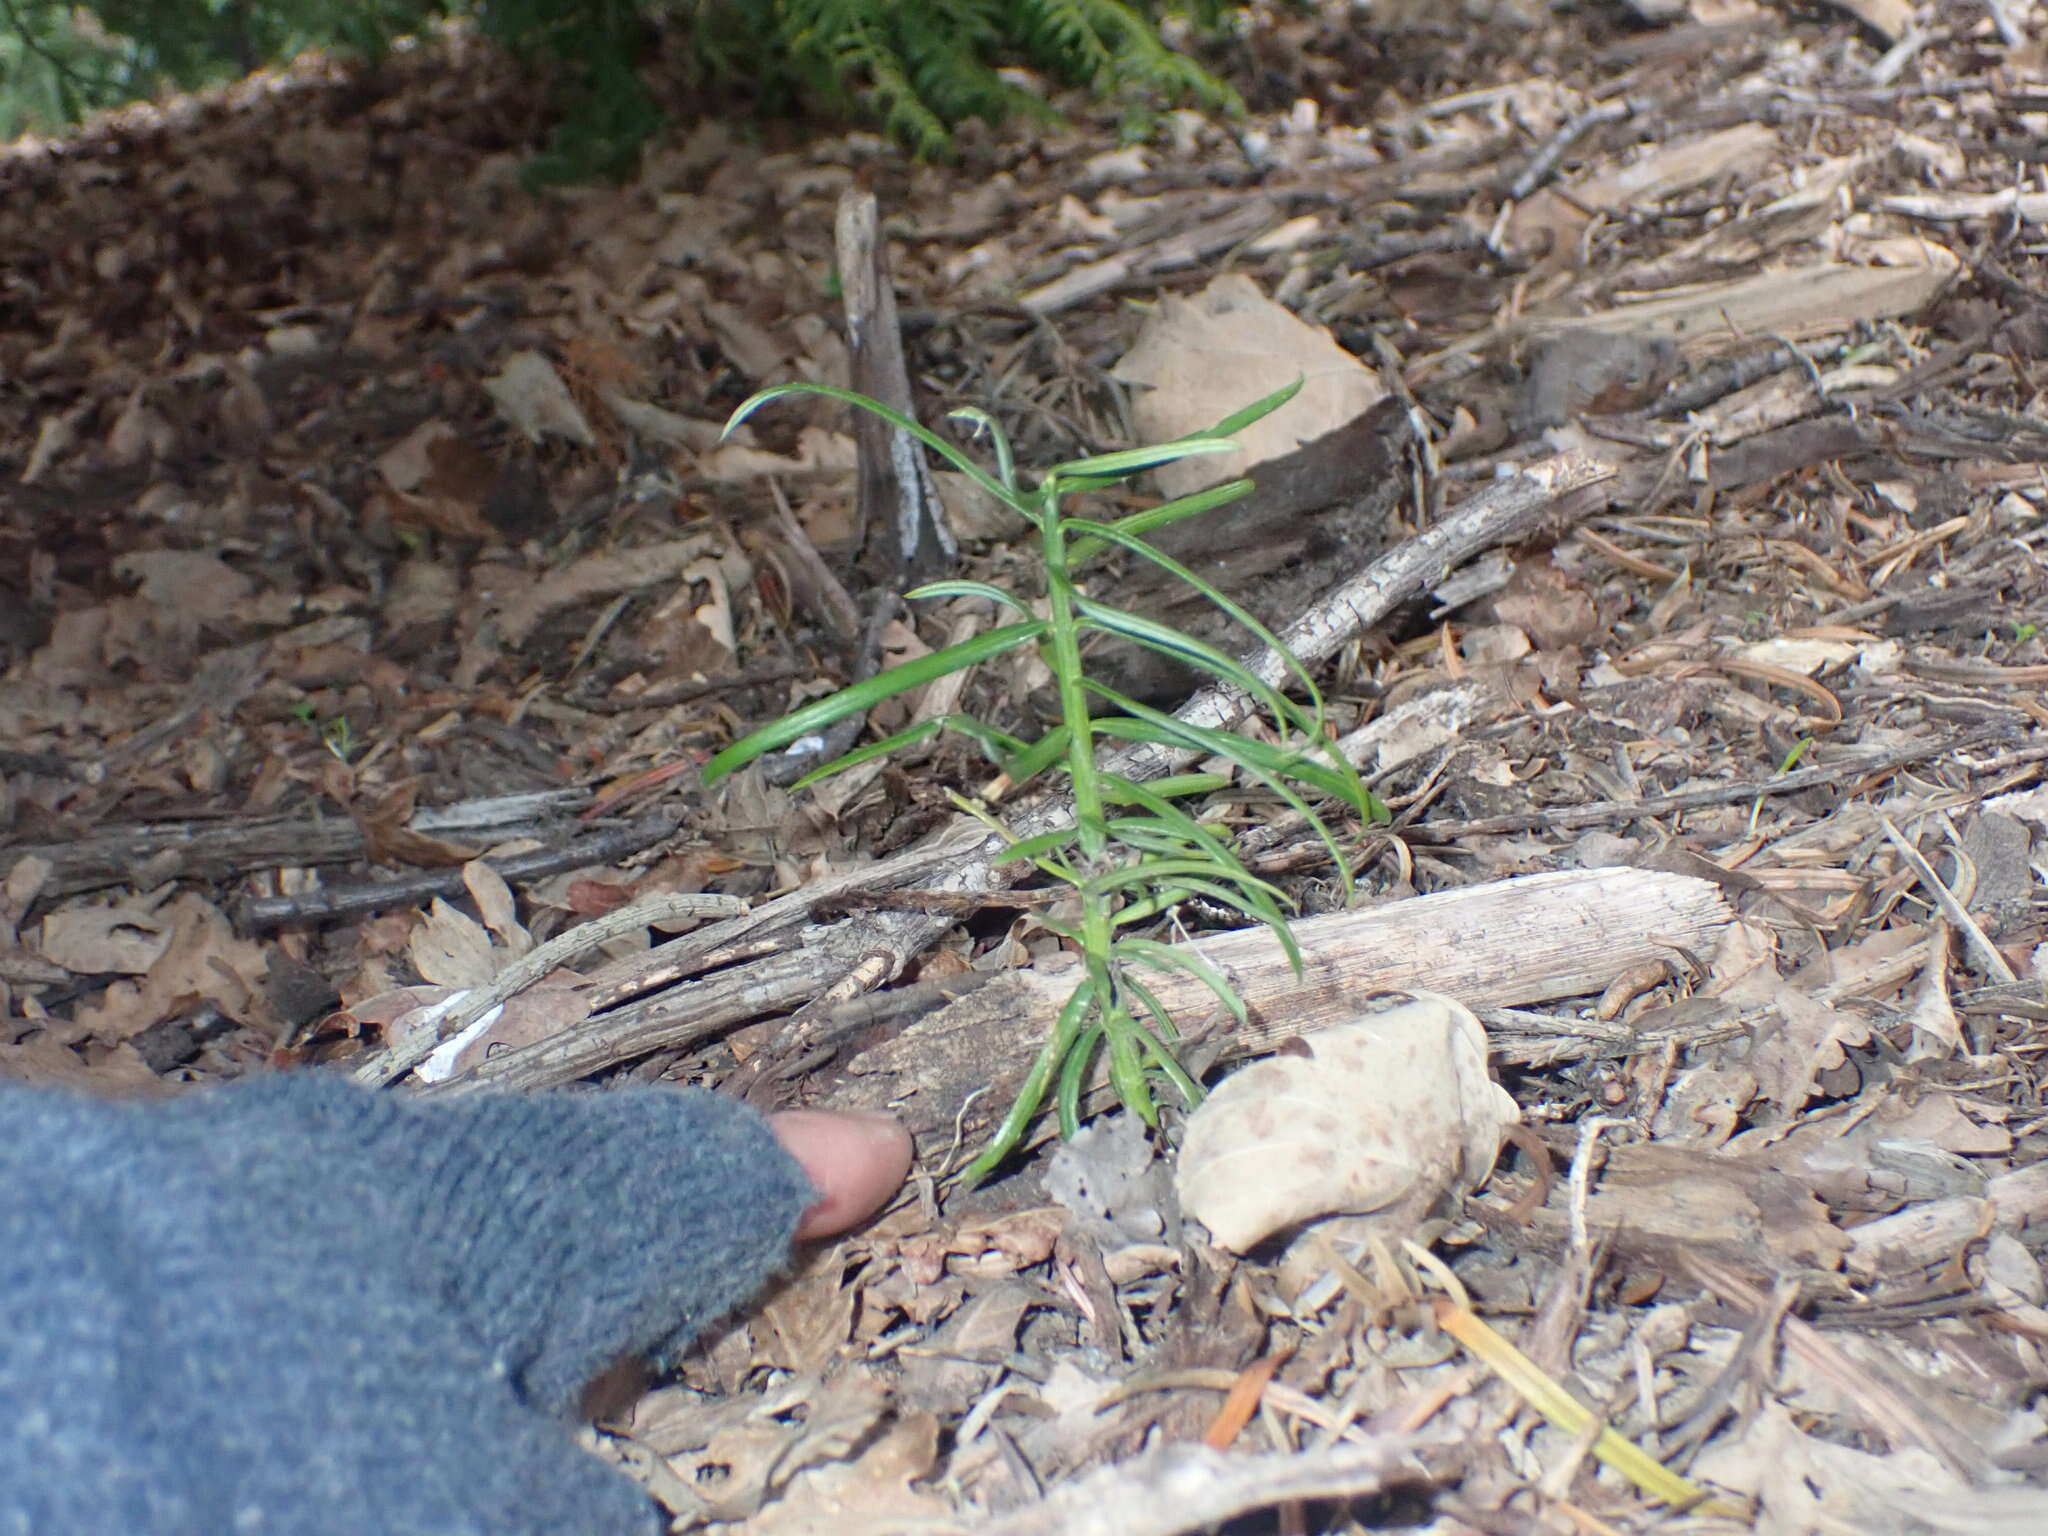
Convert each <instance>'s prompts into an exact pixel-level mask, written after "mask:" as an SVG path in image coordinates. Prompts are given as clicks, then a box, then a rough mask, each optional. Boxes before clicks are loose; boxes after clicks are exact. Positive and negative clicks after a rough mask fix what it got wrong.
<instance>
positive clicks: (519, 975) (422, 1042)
mask: <svg viewBox="0 0 2048 1536" xmlns="http://www.w3.org/2000/svg"><path fill="white" fill-rule="evenodd" d="M746 910H747V904H746V903H745V902H744V901H741V900H740V899H739V897H737V896H718V895H710V894H706V893H703V892H696V891H657V892H655V893H654V894H653V895H651V896H642V897H640V898H639V899H638V900H637V901H629V902H627V903H626V904H625V905H624V906H623V907H620V908H618V909H617V910H615V911H611V912H607V913H605V914H604V915H603V916H602V917H593V918H592V919H591V920H590V921H589V922H587V923H579V924H578V925H577V926H576V927H574V928H571V929H570V930H569V931H568V932H567V933H563V934H557V935H556V936H555V937H554V938H552V939H549V940H548V941H547V943H545V944H540V945H536V946H535V947H534V948H533V949H531V950H529V951H528V952H527V953H526V954H524V955H521V956H520V957H519V958H518V959H517V960H514V961H513V962H512V963H511V964H510V965H508V966H506V967H505V968H504V969H503V970H501V971H499V972H498V974H497V975H495V976H493V977H492V978H491V979H490V981H489V982H487V983H486V984H485V985H483V986H481V987H472V988H471V989H470V991H469V995H468V996H467V997H465V998H464V999H463V1000H462V1002H461V1003H460V1004H459V1005H457V1006H456V1007H455V1008H452V1009H450V1010H449V1011H448V1013H446V1014H445V1015H443V1016H442V1017H440V1018H439V1019H437V1020H436V1021H435V1023H434V1024H432V1025H430V1026H428V1027H427V1028H425V1029H420V1030H417V1031H415V1032H414V1033H412V1034H411V1035H408V1036H401V1037H400V1038H398V1039H396V1040H393V1041H392V1042H391V1044H390V1047H389V1048H388V1049H386V1050H385V1051H383V1052H382V1053H380V1054H379V1055H376V1056H373V1057H371V1058H370V1059H369V1060H368V1061H365V1062H362V1063H360V1064H359V1065H358V1066H357V1067H356V1070H355V1078H356V1081H357V1082H359V1083H368V1084H370V1085H371V1086H372V1087H376V1088H381V1087H383V1086H384V1084H386V1083H389V1082H395V1081H396V1080H397V1079H399V1078H401V1077H403V1076H404V1075H405V1074H406V1073H408V1072H410V1071H411V1070H412V1069H413V1068H414V1067H416V1066H418V1065H419V1064H420V1063H421V1062H423V1061H425V1060H426V1059H427V1058H428V1057H429V1056H431V1055H433V1053H434V1048H435V1047H436V1046H437V1045H439V1044H440V1043H441V1042H442V1041H443V1040H451V1039H453V1038H454V1037H455V1036H457V1035H459V1034H461V1033H462V1032H463V1031H464V1030H465V1029H467V1028H469V1026H470V1025H472V1024H474V1023H475V1022H476V1021H477V1020H478V1019H480V1018H482V1017H483V1016H484V1015H485V1014H487V1013H489V1012H490V1011H491V1010H492V1009H493V1008H495V1007H497V1006H498V1005H499V1004H500V1003H503V1002H505V1001H507V1000H508V999H510V998H512V997H515V996H517V995H518V994H519V993H521V992H523V991H525V990H526V989H527V988H528V987H530V986H532V985H533V984H534V983H535V982H537V981H539V980H540V979H541V978H542V977H543V976H545V975H547V974H548V972H550V971H552V970H553V969H554V968H555V967H556V966H558V965H567V964H568V963H569V962H570V961H572V960H578V959H581V958H582V957H583V956H584V955H586V954H588V953H589V952H590V951H591V950H593V949H596V948H597V947H598V946H599V945H601V944H606V943H609V942H610V941H611V940H613V939H617V938H623V937H624V936H625V935H626V934H629V933H634V932H637V931H638V930H640V929H642V928H651V927H653V926H655V925H656V924H659V923H672V922H678V921H681V920H683V919H685V918H693V917H694V918H704V917H736V916H739V915H740V914H742V913H744V912H745V911H746Z"/></svg>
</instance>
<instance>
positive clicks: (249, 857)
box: [0, 788, 591, 897]
mask: <svg viewBox="0 0 2048 1536" xmlns="http://www.w3.org/2000/svg"><path fill="white" fill-rule="evenodd" d="M590 800H591V791H590V790H589V789H587V788H583V789H550V790H541V791H538V792H532V793H527V794H518V795H497V796H493V797H491V798H489V799H484V800H465V801H463V802H461V803H460V804H457V805H448V806H434V807H429V808H428V809H426V810H422V811H419V812H418V813H416V814H415V815H414V816H413V817H412V819H411V820H410V821H408V822H407V823H406V828H407V830H409V831H413V832H420V833H425V834H426V835H428V836H431V837H441V838H458V839H461V840H462V841H464V842H471V843H475V844H477V845H479V846H484V847H487V846H489V845H490V844H492V843H498V842H503V841H504V840H505V839H507V838H509V837H517V836H538V837H546V836H549V835H550V834H553V833H557V832H559V830H560V829H561V827H562V826H563V825H564V824H565V823H567V822H568V820H569V819H570V818H571V817H573V816H574V815H576V813H578V812H579V811H583V810H585V809H587V808H588V807H589V805H590ZM366 846H367V844H366V840H365V839H364V837H363V829H362V828H361V827H360V826H358V825H357V824H356V823H355V822H354V821H352V820H351V819H349V818H348V817H346V816H337V815H334V814H331V813H330V814H328V815H325V816H259V817H247V818H243V819H240V820H236V821H226V822H222V821H152V822H143V823H140V824H135V825H129V826H114V827H102V828H99V829H98V830H96V831H93V832H91V833H88V834H87V835H85V836H82V837H72V838H66V839H65V840H64V841H62V842H52V843H16V844H12V845H10V846H8V847H7V848H6V850H5V853H4V854H0V859H4V860H5V861H6V862H12V861H13V860H15V859H18V858H22V857H25V856H28V855H34V856H36V857H38V858H42V859H45V860H47V861H48V862H49V865H50V875H49V878H48V879H47V880H45V881H44V882H43V886H42V890H41V894H42V895H43V896H45V897H51V896H68V895H71V894H73V893H75V892H77V891H83V890H90V889H91V888H92V887H94V886H96V885H119V884H123V883H126V882H129V881H132V880H134V879H135V878H136V877H137V874H138V872H139V871H140V868H141V866H145V865H146V866H148V870H147V872H146V875H145V883H146V884H147V885H158V884H162V883H163V882H164V881H167V880H172V879H192V880H208V879H232V878H234V877H235V876H237V875H243V874H247V873H248V872H249V871H250V870H252V869H266V868H274V867H276V866H278V865H286V864H341V863H347V862H349V861H350V860H353V859H360V858H361V857H362V856H363V853H364V849H365V847H366Z"/></svg>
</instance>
